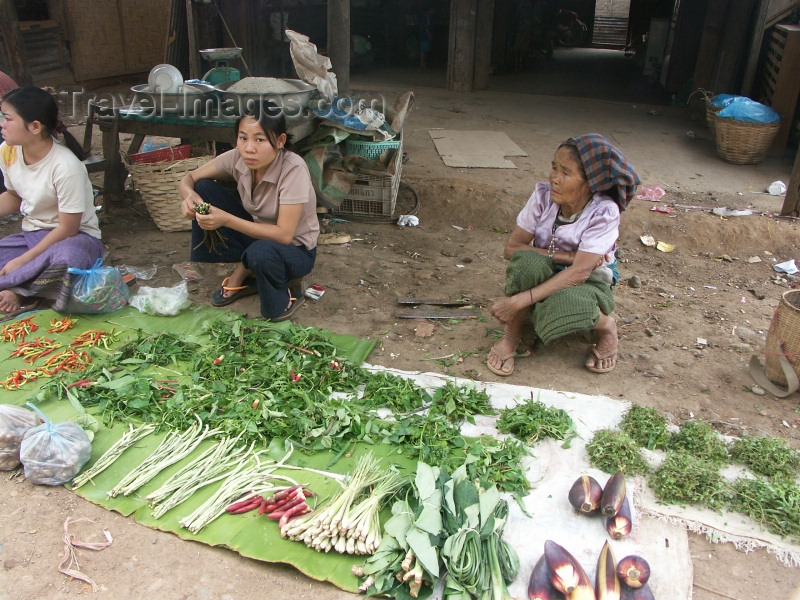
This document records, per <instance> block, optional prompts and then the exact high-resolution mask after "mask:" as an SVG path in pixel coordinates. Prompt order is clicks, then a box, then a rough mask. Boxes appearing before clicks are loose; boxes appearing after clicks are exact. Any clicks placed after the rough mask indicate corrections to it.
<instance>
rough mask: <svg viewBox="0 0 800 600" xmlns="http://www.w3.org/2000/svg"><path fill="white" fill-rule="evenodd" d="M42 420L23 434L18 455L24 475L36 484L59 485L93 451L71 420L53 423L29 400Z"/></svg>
mask: <svg viewBox="0 0 800 600" xmlns="http://www.w3.org/2000/svg"><path fill="white" fill-rule="evenodd" d="M28 406H29V407H30V408H32V409H33V410H34V411H35V412H36V414H38V415H39V417H41V419H42V420H43V421H44V423H43V424H41V425H38V426H36V427H33V428H31V429H29V430H28V431H27V432H26V433H25V437H23V438H22V444H21V446H20V449H19V459H20V462H22V466H23V467H24V472H25V478H26V479H28V480H29V481H30V482H31V483H35V484H37V485H61V484H64V483H66V482H68V481H70V480H71V479H72V478H73V477H75V475H77V474H78V473H79V472H80V470H81V469H82V468H83V465H85V464H86V463H87V461H88V460H89V458H90V457H91V455H92V443H91V442H90V441H89V437H88V436H87V435H86V432H85V431H84V430H83V429H81V426H80V425H78V424H77V423H75V422H73V421H63V422H61V423H53V422H52V421H50V420H49V419H48V418H47V417H46V416H45V415H44V414H42V412H41V411H40V410H39V409H38V408H36V407H35V406H34V405H33V404H31V403H30V402H29V403H28Z"/></svg>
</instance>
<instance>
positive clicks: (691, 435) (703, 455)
mask: <svg viewBox="0 0 800 600" xmlns="http://www.w3.org/2000/svg"><path fill="white" fill-rule="evenodd" d="M668 448H669V449H670V450H676V451H679V452H680V451H684V452H688V453H689V454H691V455H692V456H695V457H696V458H699V459H704V460H707V461H709V462H713V463H716V464H722V463H725V462H728V459H729V456H728V446H727V445H726V444H725V442H723V441H722V439H721V438H720V437H719V435H718V434H717V432H716V430H715V429H714V428H713V427H712V426H711V423H709V422H708V421H702V420H700V419H695V420H691V421H686V422H685V423H683V424H682V425H681V426H680V431H678V432H677V433H673V434H672V436H671V437H670V440H669V445H668Z"/></svg>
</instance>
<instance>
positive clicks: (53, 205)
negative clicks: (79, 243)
mask: <svg viewBox="0 0 800 600" xmlns="http://www.w3.org/2000/svg"><path fill="white" fill-rule="evenodd" d="M0 170H2V171H3V178H4V179H5V185H6V187H7V188H8V189H9V190H11V191H14V192H15V193H16V194H17V195H18V196H19V197H20V198H21V199H22V204H21V206H20V212H21V213H22V215H23V219H22V231H36V230H37V229H55V228H56V226H57V225H58V213H59V212H64V213H82V214H83V216H82V217H81V228H80V230H81V231H82V232H84V233H88V234H89V235H91V236H92V237H95V238H97V239H100V224H99V223H98V220H97V214H96V213H95V208H94V196H93V195H92V183H91V182H90V181H89V175H88V174H87V172H86V167H85V166H84V165H83V163H82V162H81V161H80V160H78V157H77V156H75V155H74V154H73V153H72V151H71V150H70V149H69V148H67V147H66V146H63V145H62V144H60V143H59V142H58V141H56V139H55V138H53V147H52V148H51V149H50V152H48V153H47V156H45V157H44V158H43V159H42V160H40V161H39V162H37V163H35V164H32V165H26V164H25V161H24V160H23V154H22V147H21V146H9V145H8V144H6V143H5V142H3V143H2V144H0Z"/></svg>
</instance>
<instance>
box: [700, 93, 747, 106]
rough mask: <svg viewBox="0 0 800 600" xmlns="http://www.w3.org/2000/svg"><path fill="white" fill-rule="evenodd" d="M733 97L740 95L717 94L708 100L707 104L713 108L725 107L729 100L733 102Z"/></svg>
mask: <svg viewBox="0 0 800 600" xmlns="http://www.w3.org/2000/svg"><path fill="white" fill-rule="evenodd" d="M734 98H742V96H736V95H734V94H717V95H716V96H714V97H713V98H712V99H711V100H709V102H708V103H709V104H710V105H711V106H713V107H715V108H725V107H726V106H728V105H729V104H730V103H731V102H733V99H734Z"/></svg>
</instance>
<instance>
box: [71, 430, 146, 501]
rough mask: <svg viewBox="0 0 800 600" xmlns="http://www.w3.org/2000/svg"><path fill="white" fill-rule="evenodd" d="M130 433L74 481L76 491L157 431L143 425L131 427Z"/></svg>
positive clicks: (73, 485) (73, 487) (73, 486)
mask: <svg viewBox="0 0 800 600" xmlns="http://www.w3.org/2000/svg"><path fill="white" fill-rule="evenodd" d="M129 428H130V429H129V431H128V433H125V434H123V435H122V437H121V438H119V439H118V440H117V441H116V442H115V443H114V444H113V445H112V446H111V447H110V448H109V449H108V450H106V451H105V452H104V453H103V455H102V456H101V457H100V458H98V459H97V460H96V461H95V463H94V464H93V465H92V466H91V467H90V468H88V469H86V470H85V471H84V472H83V473H80V474H79V475H78V476H77V477H76V478H75V479H73V480H72V489H76V488H79V487H81V486H82V485H85V484H86V483H88V482H90V481H91V480H92V478H94V477H97V475H99V474H100V473H102V472H103V471H105V470H106V469H107V468H108V467H110V466H111V465H112V464H113V463H114V461H115V460H117V459H118V458H119V457H120V456H121V455H122V453H123V452H125V450H127V449H128V448H130V447H131V446H133V445H134V444H135V443H136V442H138V441H139V440H140V439H142V438H143V437H145V436H148V435H150V434H151V433H153V431H154V430H155V425H141V426H140V427H136V428H134V427H133V425H129Z"/></svg>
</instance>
